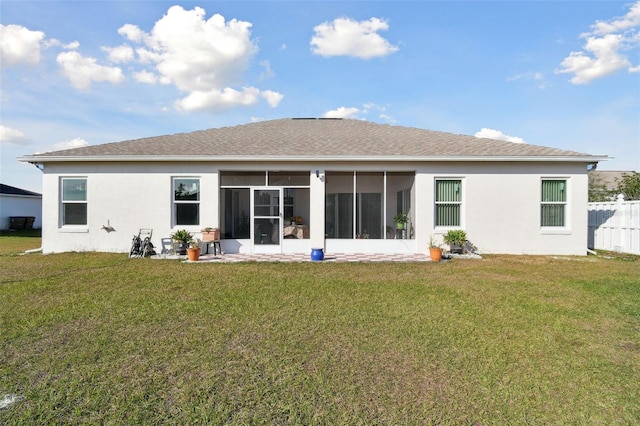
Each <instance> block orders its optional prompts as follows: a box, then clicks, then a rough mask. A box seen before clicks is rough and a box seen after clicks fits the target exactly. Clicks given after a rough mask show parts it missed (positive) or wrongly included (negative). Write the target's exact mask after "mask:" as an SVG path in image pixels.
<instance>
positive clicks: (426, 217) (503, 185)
mask: <svg viewBox="0 0 640 426" xmlns="http://www.w3.org/2000/svg"><path fill="white" fill-rule="evenodd" d="M419 172H420V173H419V180H418V186H417V192H418V193H419V194H421V198H420V199H419V200H418V201H419V203H420V205H419V207H420V212H419V213H418V214H419V216H420V219H421V220H419V221H417V225H416V228H418V226H419V229H417V235H418V236H419V240H418V247H419V248H422V247H427V244H428V236H429V235H430V234H431V233H433V234H434V236H435V237H436V239H437V240H439V241H442V236H443V235H444V233H446V231H447V229H446V228H444V229H438V228H435V227H434V226H433V224H434V223H435V218H434V210H435V209H434V205H433V200H434V198H435V194H434V187H435V185H434V180H435V178H442V177H444V178H458V179H461V180H462V191H463V192H462V198H463V200H462V226H461V228H463V229H465V230H466V231H467V238H468V239H469V240H470V241H471V242H472V243H473V244H474V245H475V246H476V247H477V248H478V251H479V252H480V253H487V254H488V253H512V254H565V255H585V254H586V250H587V195H588V194H587V173H586V165H585V164H573V163H547V164H540V163H530V164H527V163H476V164H469V163H466V164H453V163H449V164H439V165H432V166H429V167H424V168H421V169H420V170H419ZM543 178H563V179H566V180H567V187H568V188H567V191H568V192H567V196H568V199H567V212H566V215H567V216H566V217H567V223H566V225H567V226H566V227H564V228H563V229H556V230H544V229H542V228H541V227H540V210H541V206H540V200H541V180H542V179H543Z"/></svg>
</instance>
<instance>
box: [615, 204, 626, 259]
mask: <svg viewBox="0 0 640 426" xmlns="http://www.w3.org/2000/svg"><path fill="white" fill-rule="evenodd" d="M616 201H617V206H616V211H617V212H618V215H617V216H618V223H617V226H618V241H619V244H620V245H619V246H614V250H615V251H618V252H622V251H624V248H625V247H627V241H626V238H625V228H626V227H627V226H626V225H627V224H626V217H627V212H626V211H625V207H626V206H625V205H624V194H618V196H617V197H616Z"/></svg>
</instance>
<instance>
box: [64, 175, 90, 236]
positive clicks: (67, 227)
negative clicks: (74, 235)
mask: <svg viewBox="0 0 640 426" xmlns="http://www.w3.org/2000/svg"><path fill="white" fill-rule="evenodd" d="M71 180H83V181H84V186H85V194H84V200H65V198H64V195H65V191H64V185H65V182H66V181H71ZM88 200H89V179H88V178H87V176H63V177H61V178H60V210H59V221H60V230H63V231H68V232H87V231H88V229H89V228H88V225H89V201H88ZM68 204H84V205H85V206H86V214H85V223H66V209H65V206H66V205H68Z"/></svg>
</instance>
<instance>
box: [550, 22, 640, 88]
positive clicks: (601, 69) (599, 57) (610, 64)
mask: <svg viewBox="0 0 640 426" xmlns="http://www.w3.org/2000/svg"><path fill="white" fill-rule="evenodd" d="M623 41H624V37H623V36H622V35H620V34H607V35H605V36H604V37H589V38H588V39H587V43H586V44H585V46H584V50H586V51H587V52H588V53H590V54H591V55H593V57H591V56H589V55H588V54H585V53H584V52H571V53H570V54H569V56H567V57H566V58H564V60H563V61H562V63H560V66H562V69H560V70H557V71H556V72H557V73H558V74H567V73H569V74H574V76H573V77H572V78H571V80H570V81H571V82H572V83H573V84H587V83H590V82H592V81H593V80H596V79H598V78H601V77H604V76H606V75H609V74H612V73H614V72H616V71H618V70H620V69H624V68H631V63H630V62H629V60H628V59H627V58H626V57H625V56H623V55H621V54H620V53H619V50H620V48H621V45H622V43H623Z"/></svg>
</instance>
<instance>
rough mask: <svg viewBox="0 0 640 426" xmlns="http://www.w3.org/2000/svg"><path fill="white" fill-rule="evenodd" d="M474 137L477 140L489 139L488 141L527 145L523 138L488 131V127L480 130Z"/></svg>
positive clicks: (492, 130)
mask: <svg viewBox="0 0 640 426" xmlns="http://www.w3.org/2000/svg"><path fill="white" fill-rule="evenodd" d="M474 136H475V137H476V138H487V139H496V140H499V141H506V142H515V143H526V142H525V141H524V139H522V138H519V137H516V136H509V135H505V134H504V133H502V132H501V131H500V130H494V129H487V128H486V127H483V128H482V129H480V131H479V132H477V133H476V134H475V135H474Z"/></svg>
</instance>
